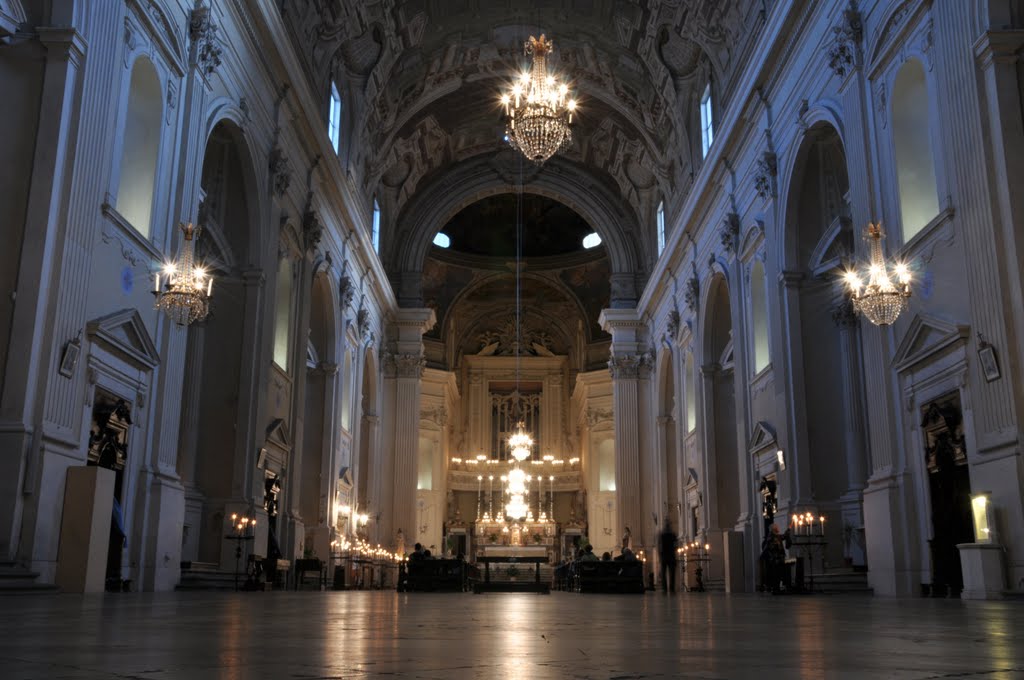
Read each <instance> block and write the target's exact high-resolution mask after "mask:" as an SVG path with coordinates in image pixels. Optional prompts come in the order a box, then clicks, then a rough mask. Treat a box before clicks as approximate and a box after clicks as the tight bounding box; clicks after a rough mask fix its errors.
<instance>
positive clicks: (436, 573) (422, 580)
mask: <svg viewBox="0 0 1024 680" xmlns="http://www.w3.org/2000/svg"><path fill="white" fill-rule="evenodd" d="M405 568H406V576H405V582H404V584H403V583H402V582H401V581H400V582H399V584H398V587H399V590H408V591H418V592H462V590H463V589H464V587H465V581H466V563H465V562H464V561H462V560H435V559H421V560H409V561H408V562H406V565H405Z"/></svg>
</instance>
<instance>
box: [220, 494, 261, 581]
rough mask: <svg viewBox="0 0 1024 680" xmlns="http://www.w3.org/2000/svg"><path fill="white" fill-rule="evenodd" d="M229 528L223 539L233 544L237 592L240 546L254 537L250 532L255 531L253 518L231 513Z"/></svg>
mask: <svg viewBox="0 0 1024 680" xmlns="http://www.w3.org/2000/svg"><path fill="white" fill-rule="evenodd" d="M230 526H231V528H230V530H229V532H230V533H228V534H227V535H226V536H225V537H224V538H226V539H227V540H229V541H234V542H235V590H238V575H239V568H240V567H241V563H242V544H243V543H244V542H245V541H251V540H253V538H254V537H255V536H254V534H253V533H252V532H254V531H255V530H256V520H255V519H254V518H250V517H245V516H239V515H238V513H236V512H233V513H231V525H230Z"/></svg>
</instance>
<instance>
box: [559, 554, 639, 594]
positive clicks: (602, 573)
mask: <svg viewBox="0 0 1024 680" xmlns="http://www.w3.org/2000/svg"><path fill="white" fill-rule="evenodd" d="M643 564H644V563H643V562H640V561H625V560H618V561H616V560H612V561H601V562H590V561H579V560H577V561H576V562H575V563H574V564H573V566H574V567H575V569H574V571H575V579H574V580H575V586H576V587H575V590H576V592H578V593H642V592H644V567H643Z"/></svg>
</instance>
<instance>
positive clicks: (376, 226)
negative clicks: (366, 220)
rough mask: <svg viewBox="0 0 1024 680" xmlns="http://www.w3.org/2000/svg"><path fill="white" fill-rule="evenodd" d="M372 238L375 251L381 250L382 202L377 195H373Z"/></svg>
mask: <svg viewBox="0 0 1024 680" xmlns="http://www.w3.org/2000/svg"><path fill="white" fill-rule="evenodd" d="M371 229H372V231H371V232H370V238H371V239H372V240H373V252H375V253H379V252H380V204H379V203H377V197H376V196H374V197H373V226H372V227H371Z"/></svg>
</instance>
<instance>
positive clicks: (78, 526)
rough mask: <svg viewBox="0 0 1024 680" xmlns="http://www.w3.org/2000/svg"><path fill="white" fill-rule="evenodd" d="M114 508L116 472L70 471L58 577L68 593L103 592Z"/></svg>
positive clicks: (66, 488) (61, 529) (99, 469)
mask: <svg viewBox="0 0 1024 680" xmlns="http://www.w3.org/2000/svg"><path fill="white" fill-rule="evenodd" d="M113 506H114V471H113V470H108V469H106V468H101V467H96V466H95V465H91V466H88V467H85V466H79V467H70V468H68V473H67V482H66V485H65V487H64V516H63V518H62V520H61V526H60V552H59V553H58V555H57V577H56V583H57V586H58V587H60V588H61V589H62V590H64V591H65V592H68V593H102V592H103V590H104V585H105V581H106V573H107V548H108V546H109V544H110V521H111V512H112V511H113Z"/></svg>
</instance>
